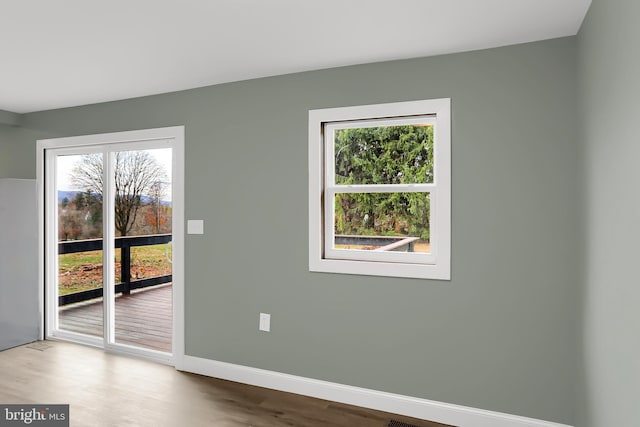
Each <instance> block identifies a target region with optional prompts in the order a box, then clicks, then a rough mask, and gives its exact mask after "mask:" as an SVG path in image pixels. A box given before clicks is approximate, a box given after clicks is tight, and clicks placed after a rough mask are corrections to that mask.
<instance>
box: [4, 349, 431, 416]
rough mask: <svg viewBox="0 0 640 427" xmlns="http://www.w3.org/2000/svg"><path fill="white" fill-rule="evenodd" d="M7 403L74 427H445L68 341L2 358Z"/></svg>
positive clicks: (9, 352) (15, 351)
mask: <svg viewBox="0 0 640 427" xmlns="http://www.w3.org/2000/svg"><path fill="white" fill-rule="evenodd" d="M41 344H44V345H41ZM47 346H48V348H46V349H43V350H39V349H37V347H47ZM32 347H35V348H32ZM0 402H2V403H5V404H11V403H23V404H25V403H26V404H56V403H60V404H70V419H71V426H77V427H80V426H91V427H94V426H109V427H120V426H154V427H161V426H172V427H173V426H176V427H183V426H184V427H192V426H193V427H198V426H213V427H239V426H252V427H259V426H260V427H280V426H304V427H318V426H336V427H341V426H344V427H347V426H349V427H365V426H371V427H383V426H387V425H388V424H389V421H390V420H391V419H394V420H398V421H401V422H405V423H408V424H413V425H416V426H419V427H443V424H437V423H432V422H428V421H421V420H416V419H413V418H407V417H403V416H400V415H392V414H388V413H384V412H379V411H373V410H369V409H364V408H359V407H355V406H349V405H343V404H340V403H333V402H328V401H325V400H319V399H313V398H309V397H304V396H299V395H294V394H290V393H283V392H278V391H273V390H269V389H264V388H260V387H254V386H248V385H244V384H239V383H234V382H229V381H223V380H218V379H213V378H208V377H203V376H199V375H194V374H187V373H184V372H178V371H176V370H175V369H173V368H172V367H169V366H165V365H160V364H155V363H151V362H146V361H143V360H138V359H131V358H127V357H123V356H117V355H113V354H108V353H105V352H103V351H101V350H98V349H94V348H90V347H84V346H80V345H77V344H72V343H67V342H61V341H45V342H44V343H35V345H26V346H21V347H16V348H13V349H10V350H5V351H2V352H0Z"/></svg>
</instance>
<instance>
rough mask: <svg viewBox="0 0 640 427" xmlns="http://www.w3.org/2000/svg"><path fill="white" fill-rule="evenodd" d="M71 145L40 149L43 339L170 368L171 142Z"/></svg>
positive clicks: (172, 292)
mask: <svg viewBox="0 0 640 427" xmlns="http://www.w3.org/2000/svg"><path fill="white" fill-rule="evenodd" d="M169 129H171V128H169ZM70 142H71V144H65V145H66V146H64V147H62V148H56V147H52V148H47V149H45V150H44V162H45V180H44V182H45V188H44V192H45V247H46V248H45V294H46V299H47V316H46V326H47V336H49V337H56V338H62V339H68V340H73V341H77V342H81V343H85V344H90V345H96V346H101V347H104V348H107V349H110V350H114V351H120V352H124V353H130V354H134V355H139V356H143V357H147V358H150V359H154V360H158V361H162V362H169V363H171V362H172V360H173V359H172V357H173V352H174V343H173V338H174V335H175V332H174V330H175V329H176V322H175V321H174V320H175V319H174V312H176V307H174V305H175V302H174V299H176V298H175V290H176V286H175V283H174V277H173V275H174V271H173V266H174V257H175V256H176V251H175V244H174V240H175V239H174V222H175V219H176V218H175V214H176V212H177V213H178V214H179V215H180V216H181V209H180V208H179V209H174V194H175V188H176V185H175V184H176V183H175V180H174V174H175V167H174V165H175V164H177V162H176V161H175V160H176V159H175V155H174V154H175V153H174V150H175V142H176V141H175V138H162V139H153V140H140V141H131V140H128V141H127V142H111V143H102V144H90V143H85V144H79V145H75V146H74V145H73V142H74V141H73V140H72V141H70ZM52 145H54V144H52ZM179 244H180V245H181V240H180V243H179ZM179 261H180V263H179V265H181V260H179ZM180 290H181V288H180ZM178 300H179V301H181V298H178ZM180 308H181V307H180ZM178 312H181V311H178ZM179 338H181V337H179ZM181 340H182V339H180V341H181Z"/></svg>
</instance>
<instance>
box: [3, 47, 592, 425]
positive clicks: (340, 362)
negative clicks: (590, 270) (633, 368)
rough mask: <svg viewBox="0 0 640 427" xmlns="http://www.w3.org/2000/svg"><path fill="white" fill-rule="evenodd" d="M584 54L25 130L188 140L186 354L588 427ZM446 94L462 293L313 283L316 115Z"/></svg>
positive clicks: (254, 87)
mask: <svg viewBox="0 0 640 427" xmlns="http://www.w3.org/2000/svg"><path fill="white" fill-rule="evenodd" d="M575 44H576V40H575V38H565V39H558V40H552V41H545V42H539V43H533V44H527V45H520V46H513V47H507V48H500V49H493V50H486V51H477V52H472V53H464V54H455V55H448V56H441V57H433V58H426V59H415V60H407V61H395V62H388V63H379V64H369V65H363V66H354V67H347V68H339V69H331V70H322V71H314V72H308V73H301V74H293V75H286V76H280V77H273V78H266V79H259V80H252V81H245V82H238V83H231V84H225V85H219V86H212V87H207V88H201V89H197V90H191V91H184V92H178V93H171V94H166V95H159V96H153V97H145V98H139V99H132V100H127V101H121V102H113V103H105V104H100V105H93V106H86V107H80V108H71V109H64V110H56V111H47V112H41V113H34V114H29V115H26V116H25V117H24V118H23V119H24V125H25V126H26V127H28V128H31V129H36V130H38V131H42V132H44V133H45V134H46V135H47V136H48V137H53V136H69V135H79V134H89V133H99V132H106V131H119V130H131V129H140V128H150V127H159V126H172V125H185V126H186V200H187V206H186V212H187V217H188V218H203V219H204V220H205V222H206V224H205V229H206V235H205V236H187V237H188V238H187V242H186V256H187V259H186V313H187V318H186V327H187V330H186V343H187V353H188V354H189V355H193V356H198V357H204V358H209V359H215V360H220V361H225V362H231V363H236V364H241V365H247V366H253V367H258V368H264V369H269V370H274V371H279V372H286V373H290V374H294V375H301V376H305V377H311V378H318V379H322V380H327V381H334V382H338V383H344V384H351V385H355V386H361V387H367V388H372V389H378V390H384V391H388V392H393V393H401V394H405V395H412V396H417V397H423V398H428V399H433V400H437V401H443V402H449V403H456V404H462V405H468V406H472V407H478V408H484V409H490V410H496V411H501V412H506V413H512V414H520V415H525V416H530V417H534V418H541V419H547V420H553V421H558V422H565V423H571V422H573V420H574V409H575V402H574V396H575V386H576V383H577V380H576V376H577V369H576V368H575V361H576V359H577V358H578V350H579V340H578V336H579V330H580V328H579V323H578V322H579V315H580V305H579V304H580V301H579V299H577V298H576V295H578V294H579V289H580V277H581V275H580V268H579V267H580V263H581V261H580V256H579V252H578V249H579V246H578V244H577V242H578V237H579V233H580V222H579V221H576V217H577V216H578V215H579V213H580V209H579V208H580V197H579V189H580V185H579V184H580V183H579V173H578V172H579V170H580V162H579V158H578V157H576V150H577V148H578V147H577V144H578V137H577V120H578V117H577V112H576V102H577V87H576V82H575V76H576V46H575ZM439 97H451V98H452V105H453V107H452V108H453V111H452V115H453V153H452V154H453V210H452V220H453V222H452V224H453V236H452V238H453V240H452V246H453V254H452V255H453V257H452V280H451V281H450V282H446V281H428V280H415V279H392V278H378V277H359V276H348V275H335V274H322V273H309V272H308V270H307V255H308V251H307V246H308V241H307V111H308V110H309V109H312V108H321V107H335V106H345V105H357V104H366V103H380V102H392V101H402V100H414V99H428V98H439ZM21 148H22V149H24V152H23V153H22V152H21V153H22V154H18V153H15V155H16V160H15V161H16V162H20V163H21V165H22V166H21V168H20V170H28V171H30V173H31V174H32V175H33V171H34V162H35V158H34V155H33V153H34V143H33V142H31V144H25V145H24V147H21ZM25 153H26V154H25ZM3 155H4V154H3ZM13 161H14V160H12V162H13ZM10 167H13V168H14V170H15V168H16V167H18V166H15V165H12V166H10ZM260 311H262V312H268V313H271V315H272V332H271V333H268V334H266V333H260V332H258V313H259V312H260Z"/></svg>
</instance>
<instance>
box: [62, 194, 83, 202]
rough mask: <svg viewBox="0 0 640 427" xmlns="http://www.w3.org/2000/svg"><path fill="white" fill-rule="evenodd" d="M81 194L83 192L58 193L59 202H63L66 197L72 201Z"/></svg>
mask: <svg viewBox="0 0 640 427" xmlns="http://www.w3.org/2000/svg"><path fill="white" fill-rule="evenodd" d="M79 193H81V191H58V202H61V201H63V200H64V199H65V197H66V198H67V200H69V201H71V200H73V199H75V198H76V196H77V195H78V194H79Z"/></svg>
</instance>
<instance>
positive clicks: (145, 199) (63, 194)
mask: <svg viewBox="0 0 640 427" xmlns="http://www.w3.org/2000/svg"><path fill="white" fill-rule="evenodd" d="M80 193H82V191H69V190H60V191H58V203H60V202H62V201H63V200H64V199H65V197H66V198H67V200H69V201H72V200H73V199H75V198H76V196H77V195H78V194H80ZM150 202H151V197H147V196H142V203H145V204H146V203H150ZM160 204H161V205H164V206H171V201H167V200H161V201H160Z"/></svg>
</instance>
